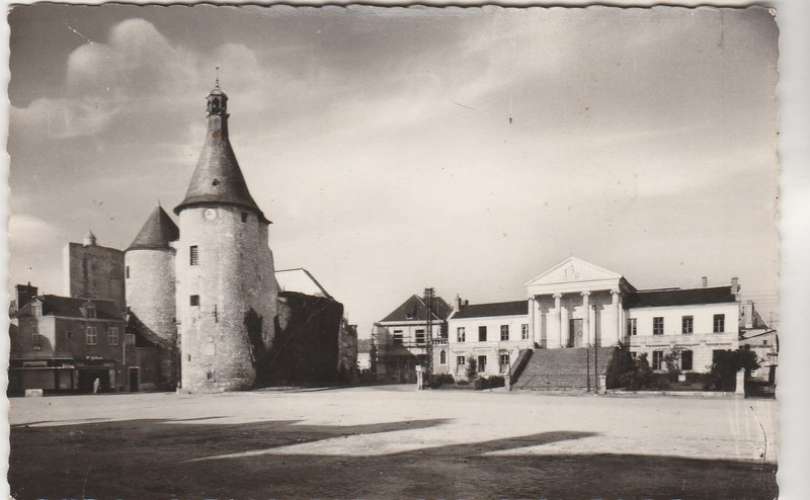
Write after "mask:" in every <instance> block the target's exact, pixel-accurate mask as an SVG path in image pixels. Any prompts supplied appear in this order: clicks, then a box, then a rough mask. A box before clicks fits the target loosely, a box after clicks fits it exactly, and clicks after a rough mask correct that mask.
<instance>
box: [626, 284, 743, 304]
mask: <svg viewBox="0 0 810 500" xmlns="http://www.w3.org/2000/svg"><path fill="white" fill-rule="evenodd" d="M736 301H737V298H736V296H735V295H734V294H733V293H731V287H730V286H716V287H711V288H690V289H686V290H683V289H670V290H639V291H637V292H636V293H635V294H633V295H630V296H628V297H627V299H625V304H626V305H627V307H666V306H685V305H690V304H719V303H723V302H736Z"/></svg>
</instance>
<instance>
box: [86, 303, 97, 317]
mask: <svg viewBox="0 0 810 500" xmlns="http://www.w3.org/2000/svg"><path fill="white" fill-rule="evenodd" d="M85 311H86V313H87V317H88V318H95V317H96V306H95V304H87V308H86V309H85Z"/></svg>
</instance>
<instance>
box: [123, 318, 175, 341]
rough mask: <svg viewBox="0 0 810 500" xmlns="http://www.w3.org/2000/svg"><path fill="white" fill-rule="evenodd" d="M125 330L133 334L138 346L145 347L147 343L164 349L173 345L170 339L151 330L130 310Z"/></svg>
mask: <svg viewBox="0 0 810 500" xmlns="http://www.w3.org/2000/svg"><path fill="white" fill-rule="evenodd" d="M127 331H129V332H130V333H134V334H135V339H136V340H135V341H136V345H137V346H138V347H146V346H147V345H148V344H152V345H156V346H159V347H162V348H164V349H170V348H172V347H174V346H173V344H172V342H171V341H170V340H168V339H164V338H163V337H161V336H160V335H158V334H156V333H155V332H153V331H152V330H151V329H150V328H149V327H148V326H146V325H145V324H143V322H142V321H141V320H140V318H138V316H137V315H135V313H133V312H132V311H130V313H129V320H128V322H127Z"/></svg>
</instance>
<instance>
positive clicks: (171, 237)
mask: <svg viewBox="0 0 810 500" xmlns="http://www.w3.org/2000/svg"><path fill="white" fill-rule="evenodd" d="M178 238H180V230H179V229H177V224H175V223H174V221H173V220H172V218H171V217H169V214H167V213H166V211H165V210H163V207H161V206H160V205H158V206H157V207H155V209H154V210H153V211H152V213H151V214H150V215H149V218H147V219H146V222H144V224H143V227H142V228H141V230H140V231H139V232H138V235H137V236H135V239H134V240H133V241H132V244H130V245H129V248H127V251H129V250H162V249H168V248H171V247H170V246H169V242H170V241H176V240H177V239H178Z"/></svg>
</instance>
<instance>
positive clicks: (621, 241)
mask: <svg viewBox="0 0 810 500" xmlns="http://www.w3.org/2000/svg"><path fill="white" fill-rule="evenodd" d="M9 23H10V27H11V40H10V48H11V54H10V68H11V80H10V83H9V100H10V103H11V111H10V120H9V140H8V150H9V154H10V157H11V162H10V177H9V183H10V189H11V194H10V210H11V219H10V222H9V245H10V252H11V262H10V269H9V271H10V272H9V274H10V283H9V286H10V287H11V286H13V285H14V284H15V283H24V282H27V281H30V282H31V283H32V284H34V285H37V286H39V288H40V290H41V293H61V292H62V259H61V252H62V248H63V247H64V245H65V244H66V243H67V242H68V241H81V239H82V237H83V236H84V234H85V233H86V232H87V231H88V229H89V228H92V230H93V232H94V233H95V235H96V236H97V237H98V241H99V243H100V244H102V245H106V246H112V247H116V248H125V247H126V246H127V245H128V244H129V243H130V242H131V240H132V239H133V238H134V237H135V234H136V233H137V231H138V230H139V229H140V227H141V225H142V224H143V222H144V220H145V219H146V217H147V216H148V215H149V213H150V212H151V210H152V209H153V208H154V206H155V205H156V204H157V203H158V201H159V202H160V203H161V204H162V205H163V206H164V207H166V208H173V207H174V206H176V205H177V204H178V203H179V202H180V201H181V200H182V198H183V195H184V193H185V189H186V187H187V185H188V182H189V180H190V178H191V173H192V171H193V169H194V166H195V163H196V159H197V156H198V154H199V151H200V148H201V146H202V143H203V139H204V135H205V95H206V94H207V92H208V91H209V90H210V89H211V88H212V87H213V84H214V78H215V76H216V75H215V67H216V66H220V67H221V70H220V80H221V84H222V88H223V89H224V90H225V92H227V93H228V95H229V97H230V99H229V103H228V104H229V110H230V113H231V119H230V132H231V142H232V144H233V147H234V149H235V151H236V155H237V158H238V159H239V163H240V165H241V167H242V170H243V173H244V175H245V177H246V180H247V182H248V185H249V187H250V190H251V193H252V195H253V197H254V198H255V199H256V201H257V203H258V204H259V206H260V207H261V208H262V210H263V211H264V212H265V214H266V215H267V216H268V217H269V218H270V219H271V220H272V221H273V225H272V226H271V227H270V246H271V248H272V250H273V252H274V255H275V259H276V266H277V268H278V269H284V268H291V267H305V268H307V269H308V270H309V271H310V272H311V273H313V274H314V275H315V276H316V277H317V278H318V280H319V281H320V282H321V284H323V286H324V287H325V288H326V289H327V290H328V291H329V292H330V294H332V295H333V296H335V297H336V298H337V299H338V300H340V301H341V302H342V303H343V304H344V306H345V307H346V313H347V315H348V318H349V320H350V321H351V322H356V323H358V324H359V330H360V334H361V336H364V337H365V336H368V335H369V334H370V331H371V325H372V323H373V322H374V321H375V320H379V319H382V318H383V317H384V316H385V315H387V314H388V313H389V312H390V311H391V310H393V309H394V308H396V307H397V306H398V305H399V304H400V303H401V302H402V301H404V300H405V299H406V298H407V297H408V296H410V295H411V294H415V293H416V294H420V293H422V290H423V289H424V288H425V287H427V286H432V287H434V288H435V289H436V291H437V293H438V294H439V295H441V296H442V297H444V298H445V299H446V300H447V301H448V302H451V301H453V300H454V298H455V297H456V295H457V294H460V295H461V296H462V297H463V298H465V299H468V300H470V302H471V303H476V302H494V301H501V300H518V299H522V298H525V297H526V291H525V287H524V283H525V282H526V281H527V280H529V279H531V278H532V277H534V276H536V275H538V274H540V273H541V272H543V271H544V270H546V269H547V268H549V267H551V266H553V265H554V264H556V263H558V262H559V261H561V260H563V259H564V258H566V257H568V256H569V255H576V256H578V257H580V258H583V259H585V260H588V261H590V262H593V263H595V264H597V265H599V266H602V267H605V268H608V269H610V270H613V271H616V272H618V273H620V274H622V275H624V276H625V278H627V279H628V280H629V281H630V282H631V283H632V284H633V285H635V286H636V287H637V288H659V287H671V286H680V287H696V286H699V285H700V277H701V276H708V277H709V283H710V284H712V285H724V284H728V283H729V282H730V278H731V277H732V276H737V277H739V278H740V282H741V284H742V292H743V295H744V296H746V298H751V299H753V300H755V301H756V302H757V306H758V308H759V309H760V310H761V311H763V313H764V316H765V319H766V320H767V319H768V318H769V317H770V313H771V311H773V314H774V315H775V314H776V311H775V308H776V293H777V287H778V271H779V269H778V262H779V239H778V233H777V226H776V221H777V217H778V214H777V210H776V207H777V179H778V172H779V167H778V158H777V155H776V139H777V121H776V120H777V104H776V98H775V85H776V81H777V73H776V64H777V39H778V33H777V29H776V24H775V22H774V20H773V17H772V16H771V14H770V13H769V12H768V11H767V10H766V9H762V8H749V9H708V8H701V9H686V8H669V7H659V8H654V9H618V8H607V7H590V8H587V9H572V8H552V9H545V8H534V9H502V8H497V7H492V8H483V9H478V8H467V9H459V8H445V9H431V8H414V7H411V8H372V7H353V8H339V7H334V8H292V7H281V6H277V7H272V8H261V7H238V8H237V7H214V6H201V5H198V6H193V7H190V6H169V7H163V6H151V7H141V6H122V5H102V6H76V5H31V6H18V7H15V8H14V9H13V10H12V11H11V13H10V15H9ZM774 319H775V320H776V319H777V318H776V317H775V316H774Z"/></svg>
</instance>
